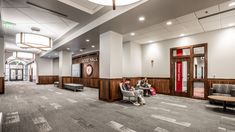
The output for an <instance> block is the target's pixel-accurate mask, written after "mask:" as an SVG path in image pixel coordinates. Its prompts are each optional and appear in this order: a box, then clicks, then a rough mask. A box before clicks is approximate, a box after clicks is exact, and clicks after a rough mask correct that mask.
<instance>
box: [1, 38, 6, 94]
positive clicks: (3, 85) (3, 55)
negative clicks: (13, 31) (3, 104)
mask: <svg viewBox="0 0 235 132" xmlns="http://www.w3.org/2000/svg"><path fill="white" fill-rule="evenodd" d="M4 72H5V44H4V38H0V94H4V91H5V82H4Z"/></svg>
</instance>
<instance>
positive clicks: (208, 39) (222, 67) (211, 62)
mask: <svg viewBox="0 0 235 132" xmlns="http://www.w3.org/2000/svg"><path fill="white" fill-rule="evenodd" d="M201 43H208V77H209V78H213V77H215V78H235V72H234V71H235V61H234V60H235V28H229V29H223V30H217V31H213V32H207V33H202V34H197V35H193V36H188V37H184V38H178V39H172V40H166V41H161V42H157V43H154V44H148V45H143V46H142V72H143V76H148V77H170V48H173V47H179V46H186V45H192V44H201ZM151 60H154V64H153V65H151Z"/></svg>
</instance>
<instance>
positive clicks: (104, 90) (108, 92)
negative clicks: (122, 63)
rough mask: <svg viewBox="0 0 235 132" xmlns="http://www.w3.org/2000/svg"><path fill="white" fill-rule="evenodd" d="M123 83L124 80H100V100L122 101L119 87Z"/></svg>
mask: <svg viewBox="0 0 235 132" xmlns="http://www.w3.org/2000/svg"><path fill="white" fill-rule="evenodd" d="M121 82H122V78H117V79H104V78H102V79H100V90H99V99H100V100H104V101H108V102H113V101H117V100H121V99H122V94H121V90H120V87H119V84H120V83H121Z"/></svg>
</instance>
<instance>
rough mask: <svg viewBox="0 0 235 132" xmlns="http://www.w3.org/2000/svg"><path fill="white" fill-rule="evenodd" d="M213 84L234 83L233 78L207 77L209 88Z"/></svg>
mask: <svg viewBox="0 0 235 132" xmlns="http://www.w3.org/2000/svg"><path fill="white" fill-rule="evenodd" d="M213 84H234V85H235V79H222V78H208V87H209V88H211V87H212V85H213Z"/></svg>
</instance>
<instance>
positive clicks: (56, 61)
mask: <svg viewBox="0 0 235 132" xmlns="http://www.w3.org/2000/svg"><path fill="white" fill-rule="evenodd" d="M59 72H60V71H59V59H53V75H59Z"/></svg>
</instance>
